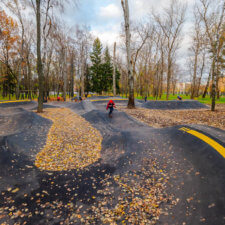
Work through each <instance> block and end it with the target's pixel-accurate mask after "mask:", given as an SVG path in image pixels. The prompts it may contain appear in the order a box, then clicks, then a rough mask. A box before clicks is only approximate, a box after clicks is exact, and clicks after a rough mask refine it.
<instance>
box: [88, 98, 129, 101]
mask: <svg viewBox="0 0 225 225" xmlns="http://www.w3.org/2000/svg"><path fill="white" fill-rule="evenodd" d="M109 100H113V101H127V100H128V99H111V98H107V99H96V100H91V102H100V101H109Z"/></svg>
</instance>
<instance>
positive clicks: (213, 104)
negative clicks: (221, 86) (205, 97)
mask: <svg viewBox="0 0 225 225" xmlns="http://www.w3.org/2000/svg"><path fill="white" fill-rule="evenodd" d="M215 65H216V62H215V57H213V64H212V105H211V110H212V111H215V106H216V74H215Z"/></svg>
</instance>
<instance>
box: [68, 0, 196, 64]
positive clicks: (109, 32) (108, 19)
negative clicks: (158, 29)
mask: <svg viewBox="0 0 225 225" xmlns="http://www.w3.org/2000/svg"><path fill="white" fill-rule="evenodd" d="M182 2H185V0H182ZM186 2H187V4H188V11H187V17H186V22H185V24H184V29H183V34H182V35H183V42H182V43H181V48H180V50H179V55H180V56H181V57H178V58H179V63H180V64H181V65H182V64H183V65H184V64H185V63H186V61H187V57H188V48H189V47H190V36H189V35H188V33H189V32H190V29H191V22H192V21H191V20H192V18H191V16H190V15H191V14H192V13H191V12H192V10H193V3H194V0H186ZM168 4H169V0H129V8H130V19H131V21H140V20H146V19H147V18H148V16H149V15H150V14H151V12H152V10H154V11H155V12H159V11H160V10H162V9H163V8H165V7H166V6H167V5H168ZM64 18H65V19H66V21H67V22H68V23H69V24H74V23H77V24H80V25H82V24H84V25H87V26H89V27H90V31H91V33H92V34H93V36H96V37H99V38H100V40H101V42H102V43H103V44H104V45H108V46H109V48H110V49H111V51H112V48H113V44H114V42H115V41H117V42H118V41H119V40H120V38H119V37H120V33H121V24H122V23H123V21H124V19H123V11H122V7H121V0H79V4H78V8H77V9H74V8H72V7H71V8H68V9H67V10H66V13H65V17H64Z"/></svg>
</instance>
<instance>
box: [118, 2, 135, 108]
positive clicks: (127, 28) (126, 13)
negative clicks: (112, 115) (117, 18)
mask: <svg viewBox="0 0 225 225" xmlns="http://www.w3.org/2000/svg"><path fill="white" fill-rule="evenodd" d="M121 4H122V7H123V12H124V21H125V32H126V49H127V72H128V82H129V100H128V106H127V107H128V108H135V103H134V77H133V73H132V62H131V49H130V36H131V34H130V18H129V16H130V15H129V6H128V0H121Z"/></svg>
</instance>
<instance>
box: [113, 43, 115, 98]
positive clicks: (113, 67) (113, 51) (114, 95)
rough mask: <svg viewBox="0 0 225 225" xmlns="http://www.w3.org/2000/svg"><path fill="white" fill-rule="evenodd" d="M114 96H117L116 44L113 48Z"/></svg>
mask: <svg viewBox="0 0 225 225" xmlns="http://www.w3.org/2000/svg"><path fill="white" fill-rule="evenodd" d="M113 95H114V96H116V42H115V43H114V48H113Z"/></svg>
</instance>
